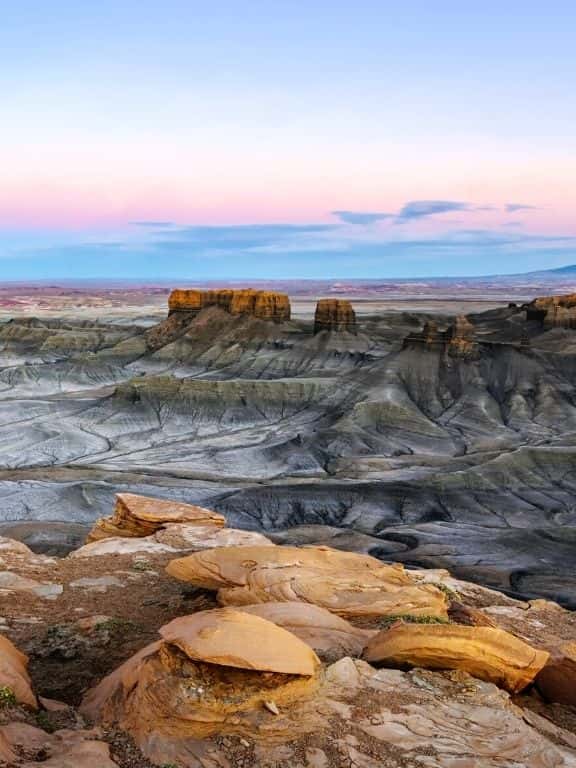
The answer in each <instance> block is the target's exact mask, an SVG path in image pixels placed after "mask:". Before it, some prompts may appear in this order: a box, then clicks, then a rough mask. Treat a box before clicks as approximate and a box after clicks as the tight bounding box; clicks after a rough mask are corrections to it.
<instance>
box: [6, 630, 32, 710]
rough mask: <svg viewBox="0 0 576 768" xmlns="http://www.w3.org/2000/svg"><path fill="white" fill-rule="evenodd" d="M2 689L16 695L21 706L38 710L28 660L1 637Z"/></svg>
mask: <svg viewBox="0 0 576 768" xmlns="http://www.w3.org/2000/svg"><path fill="white" fill-rule="evenodd" d="M0 688H4V689H8V690H10V691H12V693H13V694H14V696H15V698H16V701H17V702H18V703H19V704H26V705H27V706H29V707H32V708H33V709H36V707H37V706H38V703H37V701H36V696H35V695H34V693H33V692H32V687H31V684H30V678H29V676H28V658H27V657H26V656H25V655H24V654H23V653H21V652H20V651H19V650H18V649H17V648H16V647H15V646H14V645H13V644H12V643H11V642H10V640H8V638H6V637H4V636H3V635H0Z"/></svg>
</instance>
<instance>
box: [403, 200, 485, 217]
mask: <svg viewBox="0 0 576 768" xmlns="http://www.w3.org/2000/svg"><path fill="white" fill-rule="evenodd" d="M471 210H476V209H475V207H474V206H472V205H470V203H463V202H461V201H458V200H411V201H410V202H408V203H406V204H405V205H404V207H403V208H402V209H401V210H400V212H399V214H398V216H397V221H408V220H410V219H423V218H425V217H426V216H437V215H438V214H441V213H454V211H471Z"/></svg>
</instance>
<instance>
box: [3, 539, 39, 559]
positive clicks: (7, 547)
mask: <svg viewBox="0 0 576 768" xmlns="http://www.w3.org/2000/svg"><path fill="white" fill-rule="evenodd" d="M8 553H9V554H11V555H23V556H24V557H34V552H32V550H31V549H30V548H29V547H27V546H26V544H23V543H22V542H21V541H16V540H15V539H8V538H6V536H0V554H8Z"/></svg>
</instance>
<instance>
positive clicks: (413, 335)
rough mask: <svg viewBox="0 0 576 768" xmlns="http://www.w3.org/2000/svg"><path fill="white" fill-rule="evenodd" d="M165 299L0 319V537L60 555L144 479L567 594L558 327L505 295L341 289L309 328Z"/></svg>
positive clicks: (410, 559) (395, 557)
mask: <svg viewBox="0 0 576 768" xmlns="http://www.w3.org/2000/svg"><path fill="white" fill-rule="evenodd" d="M164 301H165V298H162V301H161V302H160V301H157V302H156V304H155V306H154V307H153V308H152V309H150V308H148V309H149V311H148V310H146V311H144V309H142V310H141V311H139V312H134V311H131V312H126V314H125V316H122V312H121V310H119V309H118V308H117V307H116V308H114V310H113V311H105V310H102V311H101V312H99V316H98V317H97V316H96V312H94V311H93V312H92V314H91V315H90V316H87V315H86V313H83V312H81V311H78V312H77V313H76V315H75V313H74V309H73V308H72V309H71V308H68V309H67V311H66V313H65V315H63V316H56V315H55V313H54V312H53V311H51V312H50V313H45V314H42V313H39V314H38V317H15V318H14V319H9V318H8V317H7V316H5V317H4V322H3V324H2V325H1V326H0V366H1V369H0V521H2V524H1V526H0V534H2V535H5V536H10V537H13V538H18V539H20V540H22V541H24V542H26V543H27V544H29V545H31V546H32V547H33V548H34V549H36V550H37V551H39V552H45V553H56V552H58V553H62V552H65V551H67V550H69V549H71V548H73V547H76V546H78V545H79V544H80V543H81V541H82V540H83V538H84V536H85V534H86V532H87V530H89V528H90V526H91V525H92V523H93V521H94V520H95V519H96V518H98V517H101V516H102V515H105V514H108V513H109V510H110V509H111V507H112V506H113V497H114V494H115V493H116V492H133V493H141V494H147V495H149V496H156V497H160V498H167V499H173V500H178V501H184V502H192V503H197V504H201V505H204V506H207V507H210V508H211V509H214V510H217V511H219V512H221V513H223V514H224V515H225V516H226V518H227V519H228V521H229V524H230V525H231V526H234V527H237V528H243V529H248V530H254V531H264V532H265V533H266V535H268V536H270V537H271V538H273V539H274V540H275V541H277V542H282V543H296V544H303V543H328V544H330V545H331V546H333V547H336V548H341V549H348V550H352V551H357V552H364V553H370V554H372V555H374V556H376V557H378V558H380V559H383V560H386V561H398V562H401V563H403V564H405V565H407V566H414V567H417V566H424V567H445V568H449V569H450V570H451V572H452V573H453V574H455V575H456V576H458V577H459V578H464V579H467V580H471V581H475V582H477V583H480V584H483V585H485V586H489V587H493V588H497V589H500V590H503V591H504V592H506V593H508V594H509V595H511V596H513V597H517V598H533V597H547V598H549V599H552V600H557V601H559V602H560V603H562V604H564V605H565V606H567V607H572V608H574V607H576V597H575V595H576V576H575V566H576V555H575V552H576V548H575V542H576V507H575V505H574V498H575V493H576V389H575V386H574V381H575V373H576V331H574V330H572V329H569V328H568V329H566V328H560V327H552V328H546V327H543V326H542V325H541V324H540V323H538V322H536V321H534V320H528V319H527V314H526V311H525V310H523V309H522V308H521V307H520V306H519V305H512V306H508V305H507V304H506V303H504V302H502V301H495V302H491V303H486V304H483V303H482V302H481V301H479V300H475V301H474V302H472V303H467V302H466V301H455V302H450V301H445V302H428V303H426V302H418V303H417V304H415V305H414V306H411V305H410V304H403V303H402V302H399V303H396V304H395V305H394V307H393V308H392V309H391V308H390V306H389V304H388V305H387V304H386V302H381V303H380V304H378V302H368V303H367V304H365V305H362V302H358V303H357V304H356V309H357V311H358V310H359V311H358V317H357V323H356V326H355V327H354V329H353V331H354V332H352V331H351V330H342V329H338V330H330V329H327V330H320V331H319V332H317V333H314V324H313V320H312V312H313V309H312V312H309V310H308V309H307V308H306V307H304V305H302V306H301V307H300V308H299V311H297V312H293V318H295V319H292V320H285V321H282V322H271V321H269V320H265V319H262V318H258V317H253V316H250V315H232V314H230V313H228V312H226V311H224V310H223V309H222V308H221V307H218V306H209V307H206V308H204V309H203V310H202V311H201V312H199V313H198V314H196V315H195V316H194V317H192V318H188V319H187V320H186V321H185V322H184V321H182V320H178V321H175V320H174V317H171V318H170V319H166V316H167V307H165V306H164V305H163V304H164ZM353 303H354V302H353ZM402 306H404V307H405V309H402ZM463 314H465V315H466V317H465V318H464V317H462V315H463ZM456 315H460V317H459V318H458V319H456ZM317 330H318V329H317Z"/></svg>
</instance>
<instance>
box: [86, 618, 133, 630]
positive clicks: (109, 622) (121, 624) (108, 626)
mask: <svg viewBox="0 0 576 768" xmlns="http://www.w3.org/2000/svg"><path fill="white" fill-rule="evenodd" d="M135 628H136V624H135V623H134V622H133V621H130V619H118V618H111V619H106V621H102V622H101V623H100V624H97V625H96V629H97V630H100V631H107V632H113V633H114V634H118V633H120V632H127V631H128V630H133V629H135Z"/></svg>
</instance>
